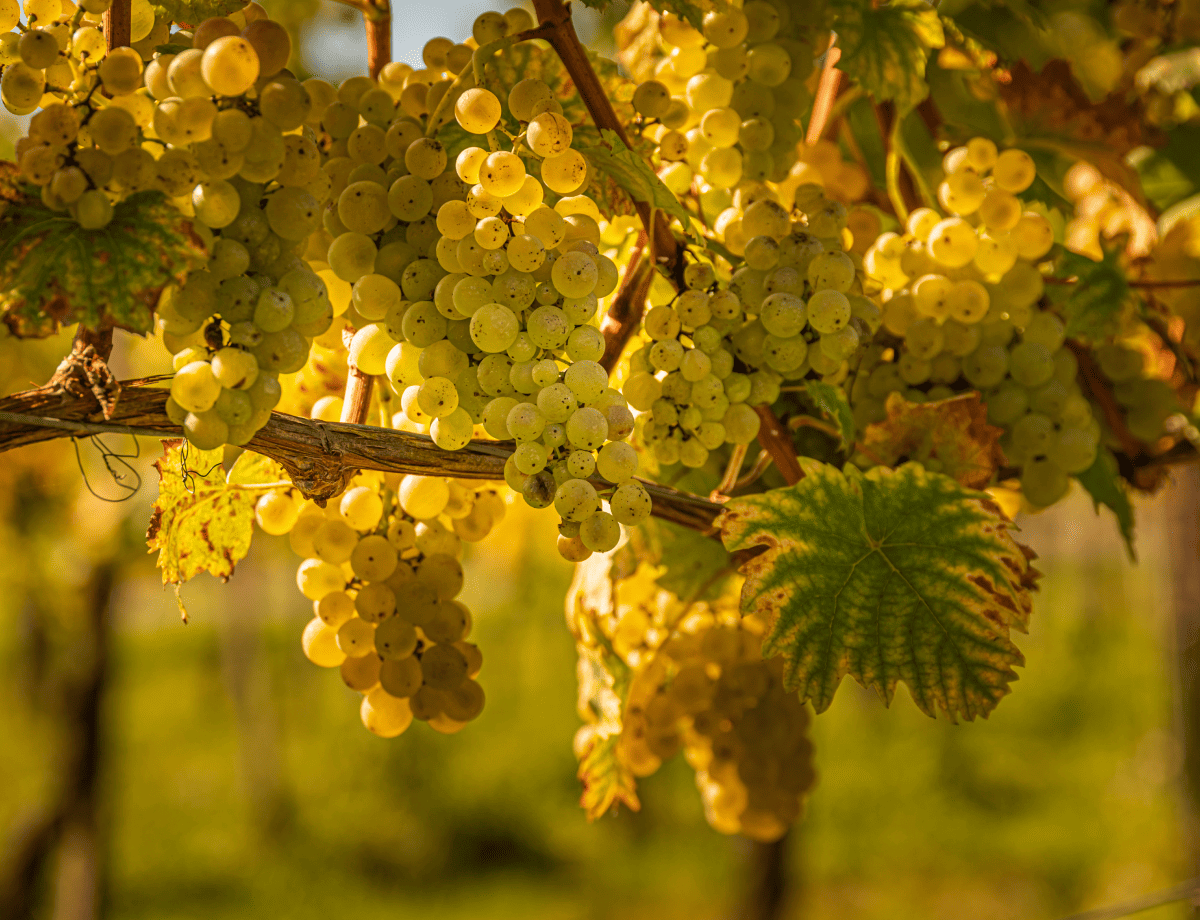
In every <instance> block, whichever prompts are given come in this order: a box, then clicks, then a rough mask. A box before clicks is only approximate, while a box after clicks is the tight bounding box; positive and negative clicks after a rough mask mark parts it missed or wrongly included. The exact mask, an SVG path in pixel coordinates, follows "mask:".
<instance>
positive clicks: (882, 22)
mask: <svg viewBox="0 0 1200 920" xmlns="http://www.w3.org/2000/svg"><path fill="white" fill-rule="evenodd" d="M831 6H832V10H833V15H834V23H835V28H836V30H837V43H838V47H839V48H841V49H842V56H841V58H840V59H839V61H838V69H839V70H841V71H842V72H843V73H845V74H846V75H847V76H849V77H850V78H851V79H852V80H854V81H855V82H856V83H858V85H859V86H861V87H862V88H863V89H864V90H866V92H867V93H869V94H870V95H871V96H873V97H874V99H875V101H876V102H883V101H885V100H888V99H891V100H894V101H895V103H896V108H897V109H899V110H900V111H901V112H904V111H907V110H908V109H911V108H912V107H913V106H915V105H916V104H917V103H918V102H920V101H921V100H922V99H924V98H925V96H926V95H927V94H928V93H929V87H928V86H927V85H926V83H925V65H926V64H927V63H928V61H929V52H930V51H932V50H933V49H934V48H941V47H942V45H944V44H945V34H944V33H943V31H942V22H941V20H940V19H939V18H938V14H937V10H936V9H935V8H934V7H933V6H931V5H930V4H928V3H926V2H925V0H888V2H885V3H879V4H875V3H872V2H870V0H837V2H835V3H833V4H832V5H831Z"/></svg>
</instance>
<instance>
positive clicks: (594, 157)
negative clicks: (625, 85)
mask: <svg viewBox="0 0 1200 920" xmlns="http://www.w3.org/2000/svg"><path fill="white" fill-rule="evenodd" d="M600 135H601V139H602V141H603V143H600V144H596V145H594V146H584V147H576V149H577V150H578V151H579V152H580V153H582V154H583V155H584V156H585V157H587V158H588V161H589V162H590V163H591V164H592V165H593V166H595V167H596V168H597V169H599V170H600V171H601V172H602V173H604V174H605V175H606V176H609V177H610V178H612V179H613V181H615V182H616V183H617V185H619V186H620V187H621V188H623V189H624V190H625V191H626V192H628V193H629V195H630V196H631V197H632V198H633V199H634V200H635V201H645V202H647V203H648V204H649V205H650V206H651V207H653V208H657V209H659V210H660V211H665V212H666V213H667V214H669V215H671V216H672V217H675V218H678V219H679V222H680V223H681V224H682V225H683V228H684V230H685V231H687V230H688V229H689V228H690V226H691V217H690V216H689V215H688V212H687V211H686V210H685V209H684V207H683V205H681V204H680V203H679V199H678V198H676V197H675V195H674V193H673V192H672V191H671V190H670V189H669V188H667V187H666V186H665V185H663V183H662V180H661V179H659V178H658V176H657V175H655V173H654V170H653V169H652V168H651V166H650V164H649V163H648V162H647V161H646V159H645V158H644V157H642V156H640V155H639V154H637V153H636V152H634V151H632V150H630V149H629V148H628V147H626V146H625V144H624V143H623V142H622V141H621V138H620V137H618V136H617V133H616V132H615V131H611V130H609V129H607V128H602V129H601V131H600Z"/></svg>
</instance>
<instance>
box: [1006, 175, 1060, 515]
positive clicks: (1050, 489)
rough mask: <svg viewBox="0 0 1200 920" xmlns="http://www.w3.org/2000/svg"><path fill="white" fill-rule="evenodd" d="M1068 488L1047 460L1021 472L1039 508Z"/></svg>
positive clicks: (1028, 465) (1031, 499) (1031, 463)
mask: <svg viewBox="0 0 1200 920" xmlns="http://www.w3.org/2000/svg"><path fill="white" fill-rule="evenodd" d="M1008 152H1010V151H1005V153H1008ZM1070 487H1071V479H1070V477H1069V476H1068V475H1067V474H1066V473H1065V472H1063V470H1061V469H1060V468H1059V467H1058V466H1057V465H1056V464H1055V463H1054V462H1053V461H1051V460H1049V459H1034V460H1030V461H1028V462H1027V463H1026V464H1025V468H1024V469H1023V470H1022V472H1021V492H1022V493H1023V494H1024V495H1025V498H1026V499H1027V500H1028V501H1029V502H1030V503H1031V504H1033V505H1037V506H1039V507H1047V506H1049V505H1053V504H1054V503H1055V502H1057V501H1058V500H1059V499H1061V498H1063V497H1064V496H1065V495H1066V494H1067V491H1068V490H1069V489H1070Z"/></svg>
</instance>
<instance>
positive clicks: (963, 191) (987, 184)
mask: <svg viewBox="0 0 1200 920" xmlns="http://www.w3.org/2000/svg"><path fill="white" fill-rule="evenodd" d="M943 165H944V168H945V173H946V175H945V179H944V181H943V182H942V183H941V184H940V186H939V188H938V200H939V202H940V203H941V205H942V207H943V208H945V210H946V211H947V212H949V214H950V216H949V217H946V218H943V217H942V216H941V215H939V214H938V213H937V212H936V211H934V210H932V209H930V208H919V209H917V210H915V211H913V212H912V213H911V214H910V215H909V217H908V220H907V222H906V225H905V233H904V234H903V235H897V234H894V233H885V234H883V235H882V236H880V237H879V238H878V239H877V240H876V241H875V243H874V244H873V245H872V247H871V248H870V250H868V252H867V254H866V257H865V259H864V265H865V267H866V269H867V271H868V273H869V274H870V277H871V279H872V280H873V281H874V282H875V283H876V284H877V285H878V286H880V287H881V288H882V289H883V290H882V300H883V326H884V328H885V329H886V331H887V332H888V333H890V334H891V335H893V336H895V337H896V338H897V339H898V340H899V345H898V347H896V348H894V349H891V348H887V347H886V344H880V345H879V346H877V347H876V348H874V349H873V351H872V353H871V354H870V355H868V356H867V358H866V359H865V361H864V364H863V365H862V366H861V367H860V372H859V374H858V375H857V377H856V378H855V381H854V383H853V385H852V387H851V391H850V397H851V401H852V403H853V406H854V411H855V416H856V418H857V420H858V422H859V424H860V425H866V424H869V423H871V422H875V421H880V420H882V419H883V418H884V401H885V400H886V398H887V396H888V395H889V394H890V393H893V392H899V393H902V394H903V395H904V397H905V399H907V400H909V401H910V402H925V401H929V400H937V399H945V398H948V397H950V396H953V395H955V393H956V392H958V391H960V390H964V389H975V390H978V391H979V392H980V393H982V394H983V398H984V400H985V402H986V403H987V406H988V420H989V421H990V422H992V423H993V424H995V425H998V426H1001V427H1002V428H1004V429H1005V435H1004V437H1003V438H1002V440H1001V446H1002V447H1003V449H1004V453H1005V456H1006V457H1007V458H1008V461H1009V462H1010V463H1012V464H1013V465H1015V466H1018V467H1021V469H1022V473H1021V488H1022V492H1023V493H1024V495H1025V497H1026V498H1027V499H1028V500H1029V502H1031V503H1032V504H1034V505H1037V506H1046V505H1051V504H1053V503H1054V502H1056V501H1058V500H1059V499H1060V498H1062V496H1063V495H1064V494H1066V491H1067V489H1068V487H1069V485H1070V477H1071V476H1072V475H1075V474H1078V473H1081V472H1083V471H1084V470H1086V469H1087V468H1088V467H1090V466H1091V465H1092V463H1093V462H1094V461H1095V459H1096V451H1097V449H1098V447H1099V443H1100V436H1101V430H1100V425H1099V422H1098V421H1097V420H1096V419H1095V418H1094V416H1093V414H1092V409H1091V405H1090V403H1089V402H1088V400H1087V399H1086V398H1085V397H1084V396H1083V394H1082V393H1081V391H1080V389H1079V386H1078V384H1077V380H1076V378H1077V375H1078V361H1077V359H1076V357H1075V355H1074V353H1073V352H1072V351H1071V350H1070V349H1069V348H1066V347H1064V345H1065V327H1064V324H1063V322H1062V320H1061V319H1060V318H1059V317H1058V316H1057V315H1055V313H1054V312H1053V311H1052V310H1050V309H1048V308H1043V307H1041V306H1040V302H1041V300H1042V293H1043V280H1042V274H1041V272H1040V270H1039V268H1038V262H1039V261H1040V260H1041V259H1043V258H1044V257H1045V256H1046V255H1047V254H1048V253H1049V252H1050V250H1051V248H1052V247H1053V245H1054V232H1053V229H1052V228H1051V225H1050V222H1049V221H1048V220H1047V219H1046V217H1045V216H1043V215H1042V214H1040V213H1039V212H1037V211H1034V210H1030V209H1028V208H1026V207H1025V205H1024V203H1023V202H1022V201H1021V199H1020V198H1018V197H1017V196H1018V195H1019V193H1020V192H1022V191H1024V190H1025V189H1027V188H1028V187H1029V186H1030V184H1032V182H1033V180H1034V178H1035V176H1036V171H1035V168H1034V164H1033V161H1032V159H1031V158H1030V157H1029V155H1028V154H1026V153H1024V152H1023V151H1020V150H1015V149H1010V150H1005V151H1003V152H1000V151H998V150H997V148H996V146H995V144H993V143H992V142H991V141H989V140H987V139H985V138H975V139H973V140H971V141H970V142H968V143H967V144H966V145H965V146H962V147H957V148H955V149H953V150H951V151H949V152H948V153H947V154H946V156H945V160H944V163H943ZM889 357H890V359H891V360H886V359H887V358H889ZM922 387H924V389H921V388H922Z"/></svg>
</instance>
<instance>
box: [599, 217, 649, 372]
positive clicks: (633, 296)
mask: <svg viewBox="0 0 1200 920" xmlns="http://www.w3.org/2000/svg"><path fill="white" fill-rule="evenodd" d="M645 245H646V235H645V234H644V233H640V234H638V243H637V246H635V248H634V250H633V252H632V253H631V254H630V256H629V265H628V267H627V268H626V269H625V280H624V281H623V282H621V289H620V290H619V291H617V296H616V297H614V298H613V301H612V303H611V304H610V305H609V307H608V312H607V313H606V314H605V316H604V321H603V322H602V323H601V324H600V331H601V332H602V333H603V334H604V354H603V355H602V356H601V357H600V364H601V365H602V366H603V367H604V369H605V370H606V371H608V373H609V374H610V375H611V374H612V372H613V369H614V368H615V367H616V366H617V362H618V361H620V360H621V353H622V352H623V351H624V350H625V346H626V345H627V344H629V340H630V339H631V338H632V337H633V334H634V333H635V332H637V328H638V324H640V323H641V321H642V314H643V312H644V311H645V308H646V296H647V295H648V294H649V293H650V282H651V281H653V280H654V266H653V265H652V264H651V262H650V260H649V259H648V258H646V256H645Z"/></svg>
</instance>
